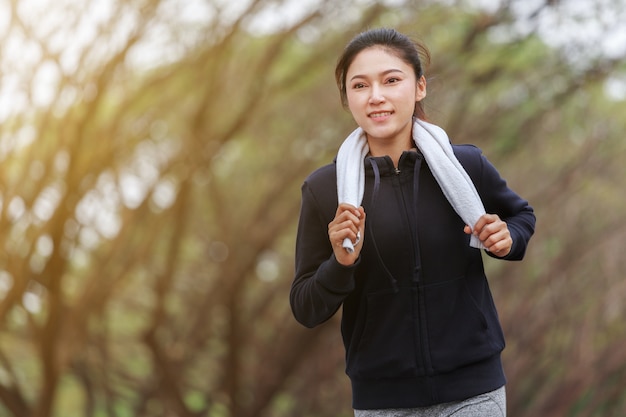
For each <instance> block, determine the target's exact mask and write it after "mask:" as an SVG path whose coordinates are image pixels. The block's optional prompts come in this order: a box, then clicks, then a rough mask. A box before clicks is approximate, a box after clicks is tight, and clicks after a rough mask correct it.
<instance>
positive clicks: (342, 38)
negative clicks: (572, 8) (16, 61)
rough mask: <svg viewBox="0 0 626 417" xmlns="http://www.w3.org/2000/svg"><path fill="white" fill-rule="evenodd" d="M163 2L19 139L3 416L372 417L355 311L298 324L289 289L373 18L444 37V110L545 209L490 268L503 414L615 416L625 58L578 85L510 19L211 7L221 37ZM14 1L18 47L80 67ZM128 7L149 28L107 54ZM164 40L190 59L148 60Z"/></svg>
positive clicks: (10, 161) (440, 98)
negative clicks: (348, 318) (312, 199)
mask: <svg viewBox="0 0 626 417" xmlns="http://www.w3.org/2000/svg"><path fill="white" fill-rule="evenodd" d="M165 3H166V2H160V1H145V2H143V1H140V2H132V3H129V4H126V5H119V4H118V5H117V6H116V7H119V9H115V10H113V11H112V13H111V15H110V21H106V22H104V23H103V25H102V26H101V27H100V32H98V43H99V44H100V45H101V48H100V49H98V50H99V51H104V50H106V51H108V52H107V53H105V54H100V55H98V56H97V57H95V56H94V55H93V54H92V53H90V51H91V49H90V48H87V47H85V49H84V51H83V53H82V55H81V56H82V58H81V60H80V61H79V63H80V64H81V65H77V66H76V68H74V71H73V72H72V71H65V72H64V73H65V78H63V79H62V80H61V81H60V82H59V83H58V84H57V85H56V88H57V90H58V91H56V93H55V95H54V97H53V98H52V99H51V101H50V103H49V105H47V106H41V105H40V106H35V105H34V103H30V104H33V105H32V106H28V107H27V108H24V109H22V110H20V111H18V110H15V111H14V112H12V113H9V114H8V115H5V116H4V118H5V119H4V120H3V121H2V122H3V123H2V130H1V131H0V164H1V165H0V244H1V245H2V251H0V320H1V322H0V323H1V324H2V327H1V328H0V404H1V405H0V411H1V413H2V415H7V416H11V415H12V416H20V417H27V416H31V415H32V416H37V417H46V416H73V415H76V416H78V415H80V416H118V417H121V416H162V415H177V416H201V415H204V416H210V417H235V416H236V417H246V416H250V417H252V416H260V417H270V416H271V417H281V416H292V415H299V416H310V417H322V416H338V415H339V416H350V415H352V411H351V409H350V387H349V383H348V381H347V378H346V377H345V375H344V373H343V348H342V344H341V336H340V333H339V326H338V318H335V319H333V320H331V321H329V322H328V323H327V324H325V325H323V326H320V327H319V328H317V329H313V330H307V329H303V328H301V327H300V326H299V325H297V324H296V323H295V321H294V320H293V318H292V317H291V311H290V308H289V305H288V299H287V295H288V291H289V285H290V283H291V277H292V274H293V241H294V236H295V229H296V224H297V215H298V209H299V203H300V201H299V187H300V185H301V184H302V181H303V180H304V178H305V177H306V175H307V174H308V173H309V172H311V171H312V170H313V169H315V168H316V167H318V166H320V165H322V164H326V163H329V162H330V161H332V158H333V156H334V154H335V153H336V150H337V148H338V146H339V144H340V143H341V140H342V139H343V138H344V137H345V136H346V135H347V134H348V133H349V132H350V131H351V130H352V129H353V127H354V124H353V122H352V120H351V119H350V116H349V114H348V113H347V112H346V111H344V110H342V109H341V106H340V101H339V97H338V94H337V91H336V86H335V85H334V79H333V69H334V64H335V60H336V57H337V55H338V54H339V53H340V51H341V48H342V47H343V45H344V44H345V42H346V41H347V39H349V38H350V37H352V35H353V34H354V33H356V32H357V31H359V30H362V29H363V28H366V27H372V26H378V25H393V26H396V27H397V28H398V29H400V30H401V31H404V32H406V33H409V34H413V35H415V36H416V37H418V38H421V39H422V40H423V41H424V42H426V43H427V45H428V46H429V48H430V49H431V52H432V55H433V57H432V58H433V59H432V64H431V66H430V68H429V70H428V73H427V76H428V80H429V81H428V82H429V84H428V91H429V95H428V98H427V100H428V106H427V111H428V113H429V116H430V117H431V118H432V119H433V121H434V122H435V123H437V124H440V125H441V126H443V127H445V128H446V130H447V131H448V132H449V133H450V135H451V137H452V140H453V141H454V142H457V143H460V142H470V143H474V144H477V145H478V146H480V147H481V148H482V149H483V150H484V152H485V154H486V155H487V156H488V157H489V159H490V160H491V161H493V162H494V163H495V164H496V166H497V167H498V168H499V170H500V171H501V173H502V174H503V175H504V176H505V177H506V178H507V179H508V180H509V183H510V184H511V185H512V187H513V188H514V189H515V190H517V191H518V192H519V193H520V194H521V195H523V196H525V197H527V198H528V199H529V200H530V202H531V204H532V205H533V206H534V207H535V209H536V211H537V215H538V229H537V235H536V236H535V238H534V240H533V242H532V244H531V247H530V249H529V253H528V254H527V258H526V260H525V261H524V262H522V263H517V264H513V265H511V264H503V263H501V262H495V261H493V260H491V259H487V260H486V262H487V267H488V270H489V275H490V278H491V282H492V285H493V287H494V291H495V293H496V302H497V304H498V306H499V310H500V314H501V319H502V321H503V324H504V327H505V332H506V334H507V339H508V347H507V349H506V351H505V366H506V368H507V375H508V379H509V387H508V397H509V398H508V403H509V412H510V413H511V414H513V415H516V416H536V415H564V416H592V415H603V416H611V415H616V416H617V415H619V412H620V410H621V409H623V407H624V402H625V401H626V397H625V396H624V394H623V392H621V385H620V381H623V377H624V372H626V368H625V366H624V363H626V357H625V353H624V352H623V349H622V347H621V339H622V338H623V334H624V331H626V329H625V328H624V323H623V320H621V318H622V317H623V316H624V314H625V313H626V311H625V310H626V309H625V307H624V304H623V302H622V300H623V299H624V295H625V294H624V291H625V287H624V285H623V283H622V282H621V281H622V279H621V278H623V275H624V271H625V270H626V268H625V265H624V259H623V256H622V255H621V248H622V247H623V245H624V241H625V240H626V228H625V227H624V226H623V225H622V224H621V222H620V213H623V212H624V210H625V209H626V207H625V205H626V202H624V199H623V198H622V194H623V191H622V190H623V188H624V178H626V176H625V174H626V173H625V172H624V166H623V163H622V161H621V159H622V158H623V156H624V155H626V152H625V151H626V149H625V147H626V145H625V144H624V141H623V140H622V136H623V132H624V131H625V129H626V126H625V124H626V121H625V119H624V118H623V112H624V102H623V101H611V100H610V99H608V98H607V96H606V91H605V80H606V79H607V78H608V77H611V76H615V75H616V74H619V73H620V71H621V72H622V73H623V71H624V68H623V66H622V67H620V61H619V59H617V60H616V59H611V60H609V59H606V60H597V61H593V62H592V61H590V62H589V63H588V65H587V66H580V65H578V66H577V67H575V68H574V67H572V65H571V62H569V61H568V60H567V59H566V58H567V57H566V56H565V55H564V54H560V53H558V51H555V50H554V49H551V48H549V47H548V46H547V45H546V44H545V43H544V42H543V40H542V38H541V37H540V36H539V35H538V34H537V33H535V32H530V33H528V34H523V35H520V34H516V35H515V36H513V35H512V34H511V30H512V29H511V25H512V24H513V23H515V22H514V19H515V16H514V15H513V14H512V13H510V10H507V9H506V8H503V9H501V10H498V11H496V12H494V13H488V12H486V11H477V10H473V9H469V8H467V7H452V6H448V5H446V4H444V3H443V2H419V3H420V4H419V5H408V4H407V5H404V6H402V7H391V6H384V5H381V4H376V3H375V2H374V3H373V4H371V5H370V6H364V5H363V4H361V3H362V2H358V1H356V2H354V3H353V2H348V3H346V4H342V5H337V4H335V3H333V2H331V1H325V2H321V4H320V5H319V7H318V8H317V9H316V10H313V11H311V14H310V15H306V16H304V17H303V18H302V20H301V21H299V22H296V23H294V24H293V26H290V27H286V28H285V29H284V30H283V29H280V30H278V29H277V30H276V31H275V32H273V33H266V34H252V33H250V32H247V31H246V30H245V29H244V28H245V27H247V26H246V23H248V22H249V21H250V19H251V18H252V17H253V16H255V15H256V14H258V13H260V12H261V11H262V10H263V9H264V8H265V7H269V6H268V3H269V2H265V1H259V2H252V3H251V5H250V9H249V10H247V11H246V12H244V13H243V14H242V17H241V20H240V21H237V20H233V19H232V18H231V19H225V18H222V19H218V17H220V16H221V17H225V16H226V15H227V13H226V11H225V10H226V9H223V7H229V6H226V5H223V4H222V2H208V4H209V8H210V9H211V10H213V12H214V13H215V14H214V16H215V19H213V20H211V19H209V20H208V21H206V22H204V23H201V20H200V21H196V22H195V23H193V24H183V23H182V22H181V21H178V20H175V19H174V20H170V19H169V18H170V17H171V16H170V15H168V14H165V15H164V14H162V12H163V10H165V7H166V4H165ZM7 7H9V6H7ZM13 7H15V6H11V8H10V10H9V12H10V13H11V14H12V15H13V16H14V18H15V20H14V21H12V22H13V23H12V24H11V25H10V26H9V29H7V31H8V34H10V35H12V36H22V37H23V38H25V39H28V40H29V42H33V43H35V44H37V45H39V48H41V50H42V51H44V52H45V53H44V54H43V55H44V56H48V55H49V56H51V57H53V58H50V59H51V62H52V64H53V65H57V66H58V67H59V68H62V67H63V65H64V64H63V63H62V61H61V60H60V59H59V58H54V56H56V55H55V54H54V53H53V52H54V45H52V44H50V43H49V41H48V39H47V38H45V37H41V36H40V35H37V34H36V33H35V31H32V30H31V29H32V28H31V27H30V26H29V25H19V24H18V23H19V22H20V14H19V13H18V11H17V9H15V8H13ZM85 7H87V6H85ZM220 8H222V9H220ZM140 10H141V13H139V11H140ZM347 10H348V11H350V13H349V15H350V16H351V18H350V19H348V18H347V17H346V16H348V13H347V12H346V11H347ZM87 11H88V8H87V9H85V13H86V12H87ZM131 12H132V13H131ZM124 13H130V14H129V15H127V16H135V18H136V19H138V20H137V22H135V23H136V28H137V30H136V32H134V34H131V35H128V36H127V37H124V35H120V33H119V32H118V33H117V35H113V33H114V31H111V30H109V29H111V28H116V27H117V26H116V25H117V23H115V22H118V21H119V18H120V16H121V15H123V14H124ZM220 13H226V14H225V15H224V14H223V15H220ZM77 16H80V13H79V14H78V15H77ZM338 16H339V17H342V19H338ZM337 22H340V24H339V25H338V24H337ZM153 26H154V27H159V28H161V29H163V30H165V31H166V32H167V33H169V34H170V35H171V36H172V38H173V39H178V40H179V41H180V42H178V43H177V42H175V43H176V45H178V48H176V50H177V51H178V53H177V54H175V56H176V57H177V58H176V59H169V60H167V62H163V64H162V65H158V66H153V67H149V68H142V67H138V66H137V65H134V64H131V63H132V62H134V61H133V59H132V57H133V56H134V55H133V52H136V49H139V48H140V46H141V43H142V41H147V40H150V39H152V36H153V34H154V32H151V31H150V30H149V28H151V27H153ZM107 28H108V29H107ZM199 34H200V35H201V36H199ZM115 36H118V37H117V38H115ZM177 36H178V38H176V37H177ZM113 38H114V39H116V40H115V42H114V41H113V40H112V39H113ZM183 39H187V41H185V42H182V40H183ZM188 39H194V41H188ZM59 54H60V52H59ZM164 55H167V56H170V57H171V56H172V55H168V54H164ZM55 59H56V61H55ZM0 60H1V61H0V62H3V64H4V65H5V66H6V67H8V68H13V67H11V63H10V62H5V61H6V60H7V58H6V57H5V56H4V55H3V56H2V57H0ZM37 65H38V64H35V66H37ZM33 71H34V72H35V71H36V68H35V69H33ZM24 74H25V75H24V77H25V79H24V80H23V85H25V89H26V90H27V91H26V93H28V92H29V91H30V90H29V89H32V90H34V89H36V88H38V87H37V86H36V85H34V84H30V83H31V81H30V78H28V77H27V75H28V74H27V73H26V72H25V73H24ZM2 93H3V91H2V90H0V94H2ZM26 96H28V94H26ZM68 97H69V98H70V99H71V100H70V99H68ZM16 109H18V108H17V107H16ZM573 364H575V366H573Z"/></svg>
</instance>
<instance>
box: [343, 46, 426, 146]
mask: <svg viewBox="0 0 626 417" xmlns="http://www.w3.org/2000/svg"><path fill="white" fill-rule="evenodd" d="M346 93H347V98H348V108H349V109H350V112H351V113H352V117H353V118H354V120H355V121H356V122H357V124H358V125H359V126H360V127H361V128H362V129H363V130H364V131H365V133H366V134H367V138H368V140H370V141H372V140H374V141H384V142H390V141H405V142H406V141H409V140H410V135H411V128H412V126H413V123H412V121H413V111H414V109H415V103H416V102H417V101H420V100H422V99H423V98H424V97H425V96H426V80H425V79H424V77H421V78H420V79H419V80H417V79H416V76H415V72H414V70H413V67H412V66H411V65H409V64H408V63H406V62H405V61H403V60H402V59H400V58H398V57H397V56H396V55H394V54H392V53H390V52H387V50H385V49H383V48H382V47H371V48H367V49H364V50H363V51H361V52H359V54H358V55H357V56H356V57H355V58H354V61H352V63H351V64H350V66H349V67H348V71H347V73H346ZM386 144H387V145H389V144H390V143H386Z"/></svg>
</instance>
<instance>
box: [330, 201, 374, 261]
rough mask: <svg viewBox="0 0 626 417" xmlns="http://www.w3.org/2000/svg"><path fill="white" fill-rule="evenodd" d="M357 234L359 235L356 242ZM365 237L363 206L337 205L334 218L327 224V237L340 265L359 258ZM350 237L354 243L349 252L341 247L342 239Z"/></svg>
mask: <svg viewBox="0 0 626 417" xmlns="http://www.w3.org/2000/svg"><path fill="white" fill-rule="evenodd" d="M357 235H359V236H360V240H359V242H357ZM364 237H365V211H364V210H363V207H358V208H357V207H354V206H353V205H351V204H346V203H342V204H339V207H337V212H336V213H335V218H334V219H333V221H332V222H330V223H329V224H328V239H329V240H330V244H331V245H332V247H333V252H334V253H335V258H337V261H338V262H339V263H340V264H342V265H352V264H354V262H356V260H357V259H358V258H359V254H360V253H361V248H363V238H364ZM345 238H348V239H350V241H351V242H352V243H355V242H356V244H355V245H354V252H352V253H349V252H348V251H347V250H346V249H345V248H344V247H343V240H344V239H345Z"/></svg>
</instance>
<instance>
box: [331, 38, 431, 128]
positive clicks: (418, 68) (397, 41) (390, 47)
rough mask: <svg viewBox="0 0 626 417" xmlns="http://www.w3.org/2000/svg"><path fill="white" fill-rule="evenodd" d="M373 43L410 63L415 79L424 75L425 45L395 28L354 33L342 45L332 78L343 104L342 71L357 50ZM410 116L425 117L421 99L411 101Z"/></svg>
mask: <svg viewBox="0 0 626 417" xmlns="http://www.w3.org/2000/svg"><path fill="white" fill-rule="evenodd" d="M373 46H379V47H382V48H383V49H386V50H387V51H389V52H391V53H393V54H394V55H396V56H397V57H398V58H400V59H402V60H403V61H404V62H406V63H407V64H409V65H410V66H412V67H413V70H414V71H415V77H416V78H417V79H418V80H419V79H420V77H421V76H422V75H424V68H423V66H422V60H423V61H425V62H426V65H428V64H429V63H430V52H429V51H428V49H427V48H426V46H425V45H423V44H421V43H419V42H416V41H413V40H411V39H410V38H409V37H407V36H406V35H403V34H401V33H400V32H398V31H396V30H395V29H385V28H381V29H370V30H367V31H365V32H362V33H360V34H358V35H357V36H355V37H354V38H353V39H352V40H351V41H350V42H349V43H348V45H346V48H345V49H344V51H343V54H342V55H341V56H340V57H339V60H338V61H337V67H336V68H335V81H336V82H337V87H339V93H340V95H341V103H342V104H343V106H344V107H347V106H348V95H347V91H346V74H347V72H348V68H349V67H350V65H351V64H352V61H354V58H355V57H356V56H357V55H358V54H359V53H360V52H361V51H363V50H365V49H367V48H371V47H373ZM413 115H414V116H415V117H417V118H419V119H423V120H425V119H426V112H425V111H424V105H423V104H422V101H419V102H417V103H415V110H414V111H413Z"/></svg>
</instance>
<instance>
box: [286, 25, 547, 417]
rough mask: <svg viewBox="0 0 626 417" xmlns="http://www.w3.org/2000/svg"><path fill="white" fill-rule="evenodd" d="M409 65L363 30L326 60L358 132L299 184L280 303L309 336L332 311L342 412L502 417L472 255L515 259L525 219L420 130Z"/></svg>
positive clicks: (381, 36) (414, 67)
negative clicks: (345, 380) (287, 281)
mask: <svg viewBox="0 0 626 417" xmlns="http://www.w3.org/2000/svg"><path fill="white" fill-rule="evenodd" d="M420 55H421V56H423V57H425V58H428V53H427V51H426V49H425V48H424V47H423V46H421V45H419V44H416V43H414V42H412V41H411V40H410V39H409V38H408V37H406V36H404V35H402V34H400V33H398V32H397V31H395V30H392V29H374V30H370V31H367V32H364V33H361V34H359V35H358V36H356V37H355V38H354V39H353V40H352V41H351V42H350V43H349V44H348V45H347V47H346V49H345V50H344V52H343V55H342V56H341V57H340V59H339V61H338V64H337V68H336V72H335V75H336V80H337V85H338V87H339V90H340V93H341V98H342V102H343V103H344V105H345V106H347V107H348V109H349V110H350V112H351V113H352V116H353V118H354V120H355V121H356V123H357V124H358V126H359V127H358V128H357V129H356V130H355V131H354V132H353V133H352V134H351V135H349V136H348V138H347V139H346V140H345V141H344V143H343V144H342V146H341V148H340V150H339V153H338V156H337V159H336V160H335V162H334V163H332V164H329V165H327V166H324V167H322V168H320V169H318V170H316V171H315V172H313V173H312V174H311V175H310V176H309V177H308V178H307V179H306V181H305V182H304V185H303V186H302V206H301V213H300V222H299V226H298V234H297V242H296V272H295V279H294V282H293V285H292V288H291V294H290V301H291V307H292V310H293V313H294V316H295V317H296V319H297V320H298V321H299V322H300V323H302V324H303V325H305V326H307V327H313V326H317V325H319V324H321V323H323V322H325V321H326V320H328V319H329V318H330V317H331V316H333V315H334V314H335V313H336V312H337V310H338V309H339V307H340V306H343V315H342V323H341V330H342V336H343V341H344V345H345V348H346V372H347V374H348V376H349V377H350V380H351V383H352V391H353V408H354V409H355V416H357V417H365V416H448V415H454V416H505V415H506V405H505V391H504V385H505V382H506V381H505V377H504V373H503V369H502V364H501V359H500V353H501V351H502V350H503V349H504V337H503V334H502V330H501V327H500V323H499V320H498V314H497V312H496V308H495V306H494V302H493V300H492V296H491V292H490V290H489V286H488V283H487V279H486V277H485V273H484V269H483V261H482V255H481V253H482V251H484V252H485V253H486V254H487V255H488V256H492V257H496V258H501V259H506V260H519V259H522V257H523V256H524V253H525V251H526V246H527V244H528V241H529V239H530V237H531V236H532V234H533V232H534V227H535V216H534V212H533V209H532V208H531V207H530V206H529V204H528V202H527V201H526V200H524V199H522V198H521V197H519V196H518V195H517V194H515V193H514V192H513V191H511V190H510V189H509V188H508V187H507V184H506V182H505V181H504V180H503V179H502V178H501V177H500V175H499V174H498V172H497V171H496V169H495V168H494V167H493V165H491V164H490V163H489V161H487V159H486V158H485V157H484V156H483V155H482V154H481V151H480V150H479V149H478V148H476V147H474V146H471V145H451V143H450V141H449V139H448V137H447V136H446V134H445V132H444V131H443V130H442V129H441V128H439V127H437V126H435V125H432V124H430V123H428V122H427V121H426V116H425V113H424V107H423V105H422V100H423V99H424V97H426V79H425V77H424V71H423V68H422V63H421V60H420Z"/></svg>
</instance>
